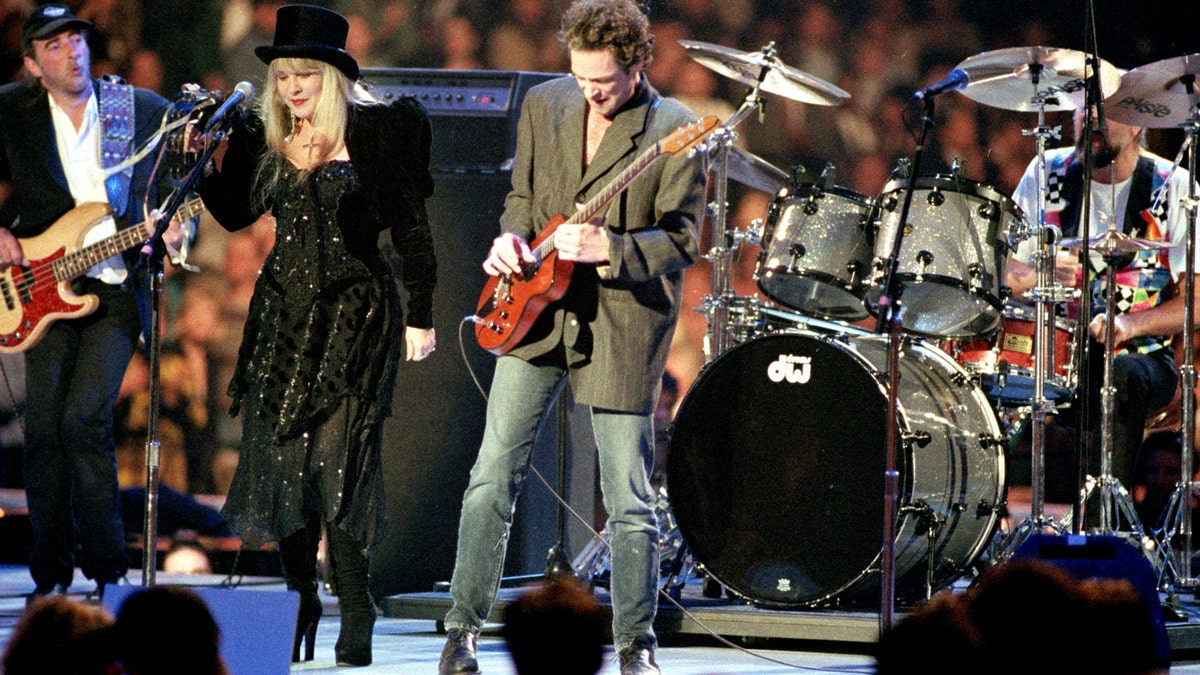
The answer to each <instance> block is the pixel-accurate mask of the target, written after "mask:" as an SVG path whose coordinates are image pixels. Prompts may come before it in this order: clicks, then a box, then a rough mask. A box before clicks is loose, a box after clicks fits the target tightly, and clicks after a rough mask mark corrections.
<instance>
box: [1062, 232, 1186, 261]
mask: <svg viewBox="0 0 1200 675" xmlns="http://www.w3.org/2000/svg"><path fill="white" fill-rule="evenodd" d="M1058 244H1059V246H1062V247H1063V248H1071V247H1073V246H1083V239H1082V238H1079V237H1074V238H1071V239H1063V240H1062V241H1060V242H1059V243H1058ZM1174 246H1175V244H1172V243H1171V242H1169V241H1160V240H1157V239H1138V238H1136V237H1131V236H1129V235H1127V234H1125V233H1124V232H1119V231H1117V230H1106V231H1105V232H1104V234H1100V235H1097V236H1095V237H1092V238H1091V239H1089V240H1088V247H1089V248H1091V249H1092V250H1093V251H1095V252H1097V253H1099V254H1101V255H1103V256H1106V257H1112V256H1118V255H1128V254H1130V253H1138V252H1141V251H1159V250H1162V249H1167V248H1174Z"/></svg>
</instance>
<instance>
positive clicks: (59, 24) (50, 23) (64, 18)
mask: <svg viewBox="0 0 1200 675" xmlns="http://www.w3.org/2000/svg"><path fill="white" fill-rule="evenodd" d="M91 27H92V23H91V22H90V21H84V20H83V19H80V18H78V17H76V16H75V15H74V14H72V13H71V8H70V7H67V6H66V5H42V6H41V7H38V8H37V9H35V10H33V14H30V15H29V18H28V19H26V20H25V25H24V26H22V27H21V44H22V45H23V46H25V47H29V45H30V44H32V43H33V41H34V40H45V39H46V38H49V37H51V36H54V35H56V34H58V33H61V32H63V31H65V30H70V29H72V28H75V29H80V30H82V29H84V28H91Z"/></svg>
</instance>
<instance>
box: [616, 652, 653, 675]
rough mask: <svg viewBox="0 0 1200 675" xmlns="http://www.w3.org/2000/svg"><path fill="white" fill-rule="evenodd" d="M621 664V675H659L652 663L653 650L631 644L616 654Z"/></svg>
mask: <svg viewBox="0 0 1200 675" xmlns="http://www.w3.org/2000/svg"><path fill="white" fill-rule="evenodd" d="M617 657H618V659H619V660H620V662H621V675H659V671H658V664H657V663H655V662H654V650H653V649H650V648H648V647H641V646H638V645H637V644H632V645H629V646H628V647H626V648H625V649H622V650H621V652H620V653H619V654H617Z"/></svg>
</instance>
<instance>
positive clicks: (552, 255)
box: [471, 117, 717, 356]
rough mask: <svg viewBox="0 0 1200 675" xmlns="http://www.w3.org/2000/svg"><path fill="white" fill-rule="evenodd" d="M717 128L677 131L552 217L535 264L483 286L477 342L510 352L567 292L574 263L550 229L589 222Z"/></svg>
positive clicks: (700, 124) (536, 243)
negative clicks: (562, 254) (656, 166)
mask: <svg viewBox="0 0 1200 675" xmlns="http://www.w3.org/2000/svg"><path fill="white" fill-rule="evenodd" d="M716 128H717V118H716V117H705V118H703V119H700V120H696V121H695V122H692V123H691V124H685V125H684V126H682V127H679V128H678V129H675V130H674V131H672V132H671V133H670V134H668V135H667V136H666V137H665V138H663V139H662V140H660V141H658V142H657V143H655V144H654V145H652V146H650V147H649V148H647V149H646V150H645V151H644V152H643V153H642V154H640V155H638V156H637V158H635V159H634V160H633V162H631V163H630V164H629V166H627V167H625V168H624V169H623V170H622V171H621V172H620V173H619V174H617V176H616V177H615V178H613V180H612V181H611V182H609V184H608V185H606V186H604V188H603V189H602V190H601V191H600V192H599V193H597V194H596V196H595V197H592V198H591V199H589V200H588V201H587V202H586V203H584V204H582V205H580V206H579V207H578V208H577V209H576V210H575V213H573V214H571V217H570V218H567V217H565V216H563V215H562V214H559V215H557V216H555V217H553V218H551V219H550V221H549V222H547V223H546V225H545V226H544V227H543V228H542V230H541V232H539V233H538V235H537V237H536V238H535V239H534V240H533V242H531V243H530V245H529V248H530V251H531V252H532V253H533V257H534V258H535V262H533V263H530V264H528V265H526V266H525V267H524V269H522V270H521V273H520V274H502V275H493V276H490V277H488V280H487V283H485V284H484V286H483V292H482V293H481V294H480V296H479V303H478V305H477V307H478V309H477V310H476V311H475V315H474V316H473V317H471V320H472V321H473V322H474V323H475V339H476V341H477V342H478V343H479V346H480V347H483V348H484V349H485V350H487V351H489V352H491V353H493V354H495V355H497V356H501V355H504V354H507V353H508V352H510V351H512V350H513V348H515V347H516V346H517V345H518V344H520V342H521V340H523V339H524V338H525V335H526V334H528V333H529V329H530V328H532V327H533V324H534V322H535V321H537V318H538V316H539V315H540V314H541V312H542V310H543V309H545V308H546V306H547V305H549V304H550V303H552V302H554V301H555V300H558V299H559V298H561V297H562V296H563V294H564V293H566V292H567V285H568V284H569V283H570V281H571V271H572V270H573V269H574V263H572V262H570V261H567V260H562V259H560V258H559V257H558V249H557V248H555V247H554V232H555V230H557V229H558V226H559V225H563V224H567V225H579V224H582V223H586V222H588V221H589V220H591V219H592V218H594V217H595V216H596V215H598V214H599V213H600V212H601V211H602V210H603V209H606V208H608V205H609V203H611V202H612V200H614V199H616V198H617V197H618V196H619V195H620V194H621V193H622V192H624V191H625V190H626V189H628V188H629V186H630V185H632V184H633V181H634V179H635V178H637V177H638V176H640V175H641V174H642V172H644V171H645V170H646V169H648V168H650V165H651V164H653V163H654V162H655V161H656V160H658V159H661V158H663V157H667V156H671V155H679V154H681V153H684V152H687V151H688V150H691V149H692V148H694V147H695V146H696V145H698V144H699V143H700V141H702V140H704V138H706V137H707V136H708V135H709V134H710V133H712V131H713V130H714V129H716Z"/></svg>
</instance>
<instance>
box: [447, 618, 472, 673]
mask: <svg viewBox="0 0 1200 675" xmlns="http://www.w3.org/2000/svg"><path fill="white" fill-rule="evenodd" d="M478 672H479V661H477V660H476V659H475V634H474V633H472V632H471V631H469V630H464V629H462V628H451V629H450V630H449V631H447V632H446V646H445V647H443V648H442V660H441V661H439V662H438V675H469V674H470V673H478Z"/></svg>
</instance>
